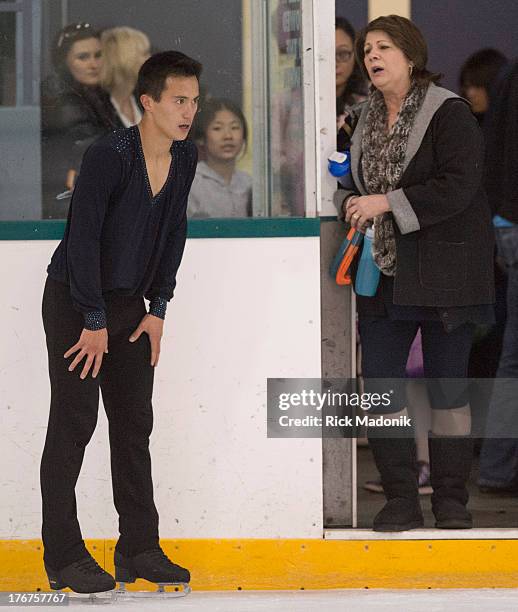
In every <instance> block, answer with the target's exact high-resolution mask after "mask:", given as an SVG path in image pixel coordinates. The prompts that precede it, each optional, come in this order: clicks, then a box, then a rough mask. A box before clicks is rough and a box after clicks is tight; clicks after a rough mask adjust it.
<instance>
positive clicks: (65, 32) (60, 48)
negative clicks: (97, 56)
mask: <svg viewBox="0 0 518 612" xmlns="http://www.w3.org/2000/svg"><path fill="white" fill-rule="evenodd" d="M88 38H97V39H99V38H100V34H99V32H98V31H97V30H96V29H95V28H94V27H93V26H92V25H91V24H89V23H86V22H81V23H71V24H70V25H67V26H66V27H64V28H63V29H62V30H61V31H60V32H58V33H57V35H56V36H55V38H54V43H53V45H52V51H51V61H52V65H53V66H54V69H55V70H56V72H57V73H58V74H59V76H61V77H63V78H72V77H71V75H70V71H69V69H68V67H67V64H66V59H67V55H68V53H69V51H70V49H72V46H73V45H74V43H76V42H78V41H79V40H86V39H88Z"/></svg>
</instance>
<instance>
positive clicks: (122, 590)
mask: <svg viewBox="0 0 518 612" xmlns="http://www.w3.org/2000/svg"><path fill="white" fill-rule="evenodd" d="M156 586H157V589H156V591H128V590H127V589H126V584H125V583H124V582H120V583H119V588H118V589H116V590H115V596H114V598H115V599H117V600H125V599H140V598H149V599H151V598H153V599H156V598H157V597H158V598H160V599H175V598H176V597H185V596H186V595H189V593H190V592H191V587H190V585H189V584H188V583H187V582H163V583H157V585H156Z"/></svg>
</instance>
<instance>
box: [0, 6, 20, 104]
mask: <svg viewBox="0 0 518 612" xmlns="http://www.w3.org/2000/svg"><path fill="white" fill-rule="evenodd" d="M15 105H16V13H3V12H2V13H0V106H15Z"/></svg>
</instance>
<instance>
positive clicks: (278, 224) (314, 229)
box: [0, 218, 320, 240]
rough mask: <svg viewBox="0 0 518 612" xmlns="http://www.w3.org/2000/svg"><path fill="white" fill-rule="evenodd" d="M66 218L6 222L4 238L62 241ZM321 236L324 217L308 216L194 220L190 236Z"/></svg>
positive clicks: (1, 225) (1, 228)
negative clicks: (308, 217)
mask: <svg viewBox="0 0 518 612" xmlns="http://www.w3.org/2000/svg"><path fill="white" fill-rule="evenodd" d="M64 229H65V221H64V220H58V221H54V220H48V221H2V222H0V240H61V238H62V237H63V231H64ZM319 235H320V220H319V219H318V218H315V219H305V218H279V219H275V218H268V219H258V218H255V219H191V220H190V221H189V229H188V238H282V237H286V238H291V237H297V236H299V237H305V236H319Z"/></svg>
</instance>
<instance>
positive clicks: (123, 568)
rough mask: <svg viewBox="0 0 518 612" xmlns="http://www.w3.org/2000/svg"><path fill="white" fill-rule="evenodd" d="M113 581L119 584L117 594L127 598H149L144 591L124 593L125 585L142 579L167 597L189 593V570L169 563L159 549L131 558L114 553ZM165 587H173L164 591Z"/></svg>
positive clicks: (147, 593)
mask: <svg viewBox="0 0 518 612" xmlns="http://www.w3.org/2000/svg"><path fill="white" fill-rule="evenodd" d="M114 562H115V580H116V581H117V582H118V583H119V589H118V594H124V593H125V594H126V595H129V596H137V597H138V596H144V597H145V596H149V595H150V593H149V592H146V591H126V584H131V583H133V582H135V580H137V578H143V579H144V580H147V581H149V582H154V583H155V584H157V585H158V590H157V592H158V593H161V594H163V595H164V596H169V597H171V596H172V597H181V596H183V595H187V594H188V593H190V592H191V588H190V586H189V581H190V579H191V575H190V573H189V570H187V569H185V568H183V567H181V566H180V565H176V563H173V562H172V561H170V559H169V558H168V557H167V555H166V554H165V553H164V552H163V550H162V549H161V548H155V549H153V550H147V551H145V552H143V553H139V554H138V555H135V556H133V557H123V556H122V555H121V554H120V553H119V552H117V551H116V552H115V558H114ZM166 586H173V587H175V589H174V591H166V590H165V587H166Z"/></svg>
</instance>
